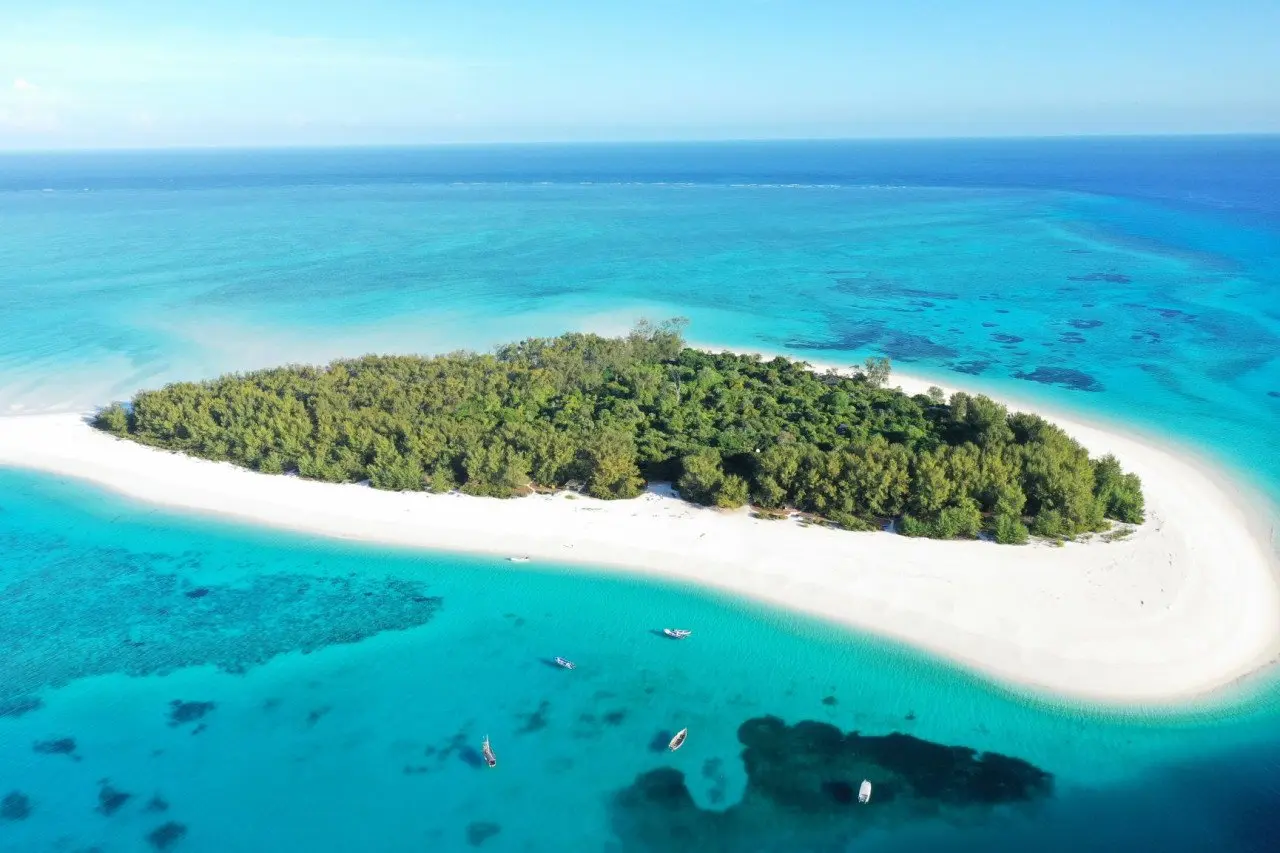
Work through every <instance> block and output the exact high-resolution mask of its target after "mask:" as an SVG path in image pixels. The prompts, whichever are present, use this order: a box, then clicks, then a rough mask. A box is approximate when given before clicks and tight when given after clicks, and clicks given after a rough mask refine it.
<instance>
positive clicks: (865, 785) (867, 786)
mask: <svg viewBox="0 0 1280 853" xmlns="http://www.w3.org/2000/svg"><path fill="white" fill-rule="evenodd" d="M858 802H860V803H869V802H871V783H870V782H868V781H867V780H866V779H863V780H862V784H861V785H859V786H858Z"/></svg>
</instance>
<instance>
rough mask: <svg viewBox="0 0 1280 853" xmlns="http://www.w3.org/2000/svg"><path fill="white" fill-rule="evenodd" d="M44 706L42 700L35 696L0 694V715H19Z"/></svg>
mask: <svg viewBox="0 0 1280 853" xmlns="http://www.w3.org/2000/svg"><path fill="white" fill-rule="evenodd" d="M43 707H44V701H43V700H41V699H38V698H36V697H35V696H10V697H7V698H6V697H2V696H0V717H21V716H23V715H24V714H30V713H31V712H32V711H39V710H40V709H41V708H43Z"/></svg>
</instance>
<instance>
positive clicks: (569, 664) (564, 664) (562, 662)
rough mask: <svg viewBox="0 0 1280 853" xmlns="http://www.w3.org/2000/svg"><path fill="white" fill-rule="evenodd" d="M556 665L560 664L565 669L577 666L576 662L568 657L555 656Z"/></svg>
mask: <svg viewBox="0 0 1280 853" xmlns="http://www.w3.org/2000/svg"><path fill="white" fill-rule="evenodd" d="M556 665H557V666H562V667H564V668H565V669H575V668H577V666H578V665H577V664H576V663H574V662H573V661H571V660H569V659H568V658H556Z"/></svg>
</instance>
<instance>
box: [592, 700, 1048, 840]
mask: <svg viewBox="0 0 1280 853" xmlns="http://www.w3.org/2000/svg"><path fill="white" fill-rule="evenodd" d="M738 739H739V740H740V741H741V742H742V744H743V746H744V749H743V752H742V761H743V764H744V766H745V769H746V774H747V784H746V790H745V791H744V793H743V796H742V800H741V801H740V802H739V803H737V804H736V805H733V806H731V807H729V808H728V809H727V810H725V811H710V810H704V809H701V808H699V807H698V805H697V804H696V803H695V802H694V800H693V797H692V795H691V794H690V792H689V788H688V786H687V784H686V781H685V776H684V774H683V773H682V772H680V771H679V770H676V769H674V768H671V767H663V768H659V769H657V770H652V771H649V772H647V773H642V774H640V775H639V776H637V777H636V780H635V781H634V782H633V783H632V784H631V785H629V786H628V787H626V788H624V789H623V790H621V791H619V792H618V793H617V794H616V795H615V797H614V799H613V801H612V804H611V818H612V823H613V828H614V831H615V833H616V835H617V838H618V841H619V843H620V849H621V850H624V851H635V853H640V851H660V850H661V851H670V850H706V851H711V850H714V851H738V850H742V851H748V850H749V851H753V853H757V851H760V852H761V853H762V852H763V851H769V853H773V851H777V853H782V851H819V850H822V851H840V850H846V849H849V844H850V842H851V840H852V839H853V838H854V837H855V836H856V835H858V834H859V833H860V832H862V831H864V830H866V829H868V828H870V827H873V826H879V827H882V828H883V827H887V826H892V825H894V824H898V823H906V822H910V821H916V820H920V819H924V818H929V817H935V816H936V817H943V818H962V817H965V816H977V815H982V814H986V813H988V812H990V811H991V810H992V809H993V808H995V807H997V806H1004V805H1009V804H1015V803H1031V802H1034V801H1038V800H1043V799H1046V798H1048V797H1050V796H1052V794H1053V776H1052V775H1051V774H1049V773H1046V772H1045V771H1043V770H1041V769H1039V768H1037V767H1035V766H1034V765H1032V764H1029V763H1028V762H1026V761H1023V760H1021V759H1018V758H1012V757H1009V756H1005V755H999V754H996V753H979V752H977V751H975V750H973V749H970V748H968V747H963V746H947V745H944V744H939V743H933V742H931V741H926V740H922V739H920V738H917V737H913V736H911V735H906V734H899V733H893V734H888V735H862V734H859V733H858V732H851V733H848V734H846V733H844V732H841V731H840V730H839V729H838V728H836V727H835V726H833V725H830V724H828V723H822V722H816V721H812V720H806V721H802V722H800V723H797V724H795V725H793V726H788V725H787V724H786V723H785V722H783V721H782V720H781V719H779V718H777V717H772V716H766V717H756V718H753V719H750V720H747V721H746V722H745V723H743V724H742V726H741V727H739V729H738ZM707 772H708V769H707V768H706V767H705V766H704V768H703V773H704V775H706V774H707ZM712 772H713V773H715V772H718V768H712ZM863 779H870V780H872V782H873V784H874V786H875V787H874V796H873V798H872V803H871V805H868V806H863V805H859V804H858V803H857V789H858V786H859V784H861V782H862V780H863Z"/></svg>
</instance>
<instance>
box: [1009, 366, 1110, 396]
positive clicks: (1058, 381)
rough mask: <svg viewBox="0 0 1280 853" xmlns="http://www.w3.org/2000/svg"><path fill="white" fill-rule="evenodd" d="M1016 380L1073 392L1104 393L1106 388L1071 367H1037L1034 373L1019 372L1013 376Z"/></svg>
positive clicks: (1086, 374)
mask: <svg viewBox="0 0 1280 853" xmlns="http://www.w3.org/2000/svg"><path fill="white" fill-rule="evenodd" d="M1013 377H1014V378H1015V379H1026V380H1027V381H1028V382H1039V383H1041V384H1042V385H1057V386H1059V387H1060V388H1069V389H1071V390H1072V391H1102V390H1104V388H1105V386H1104V385H1103V384H1102V383H1101V382H1099V381H1098V380H1097V379H1095V378H1094V377H1093V376H1090V375H1089V374H1088V373H1085V372H1084V371H1083V370H1074V369H1072V368H1070V367H1037V368H1036V369H1035V370H1032V371H1019V372H1017V373H1015V374H1013Z"/></svg>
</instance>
